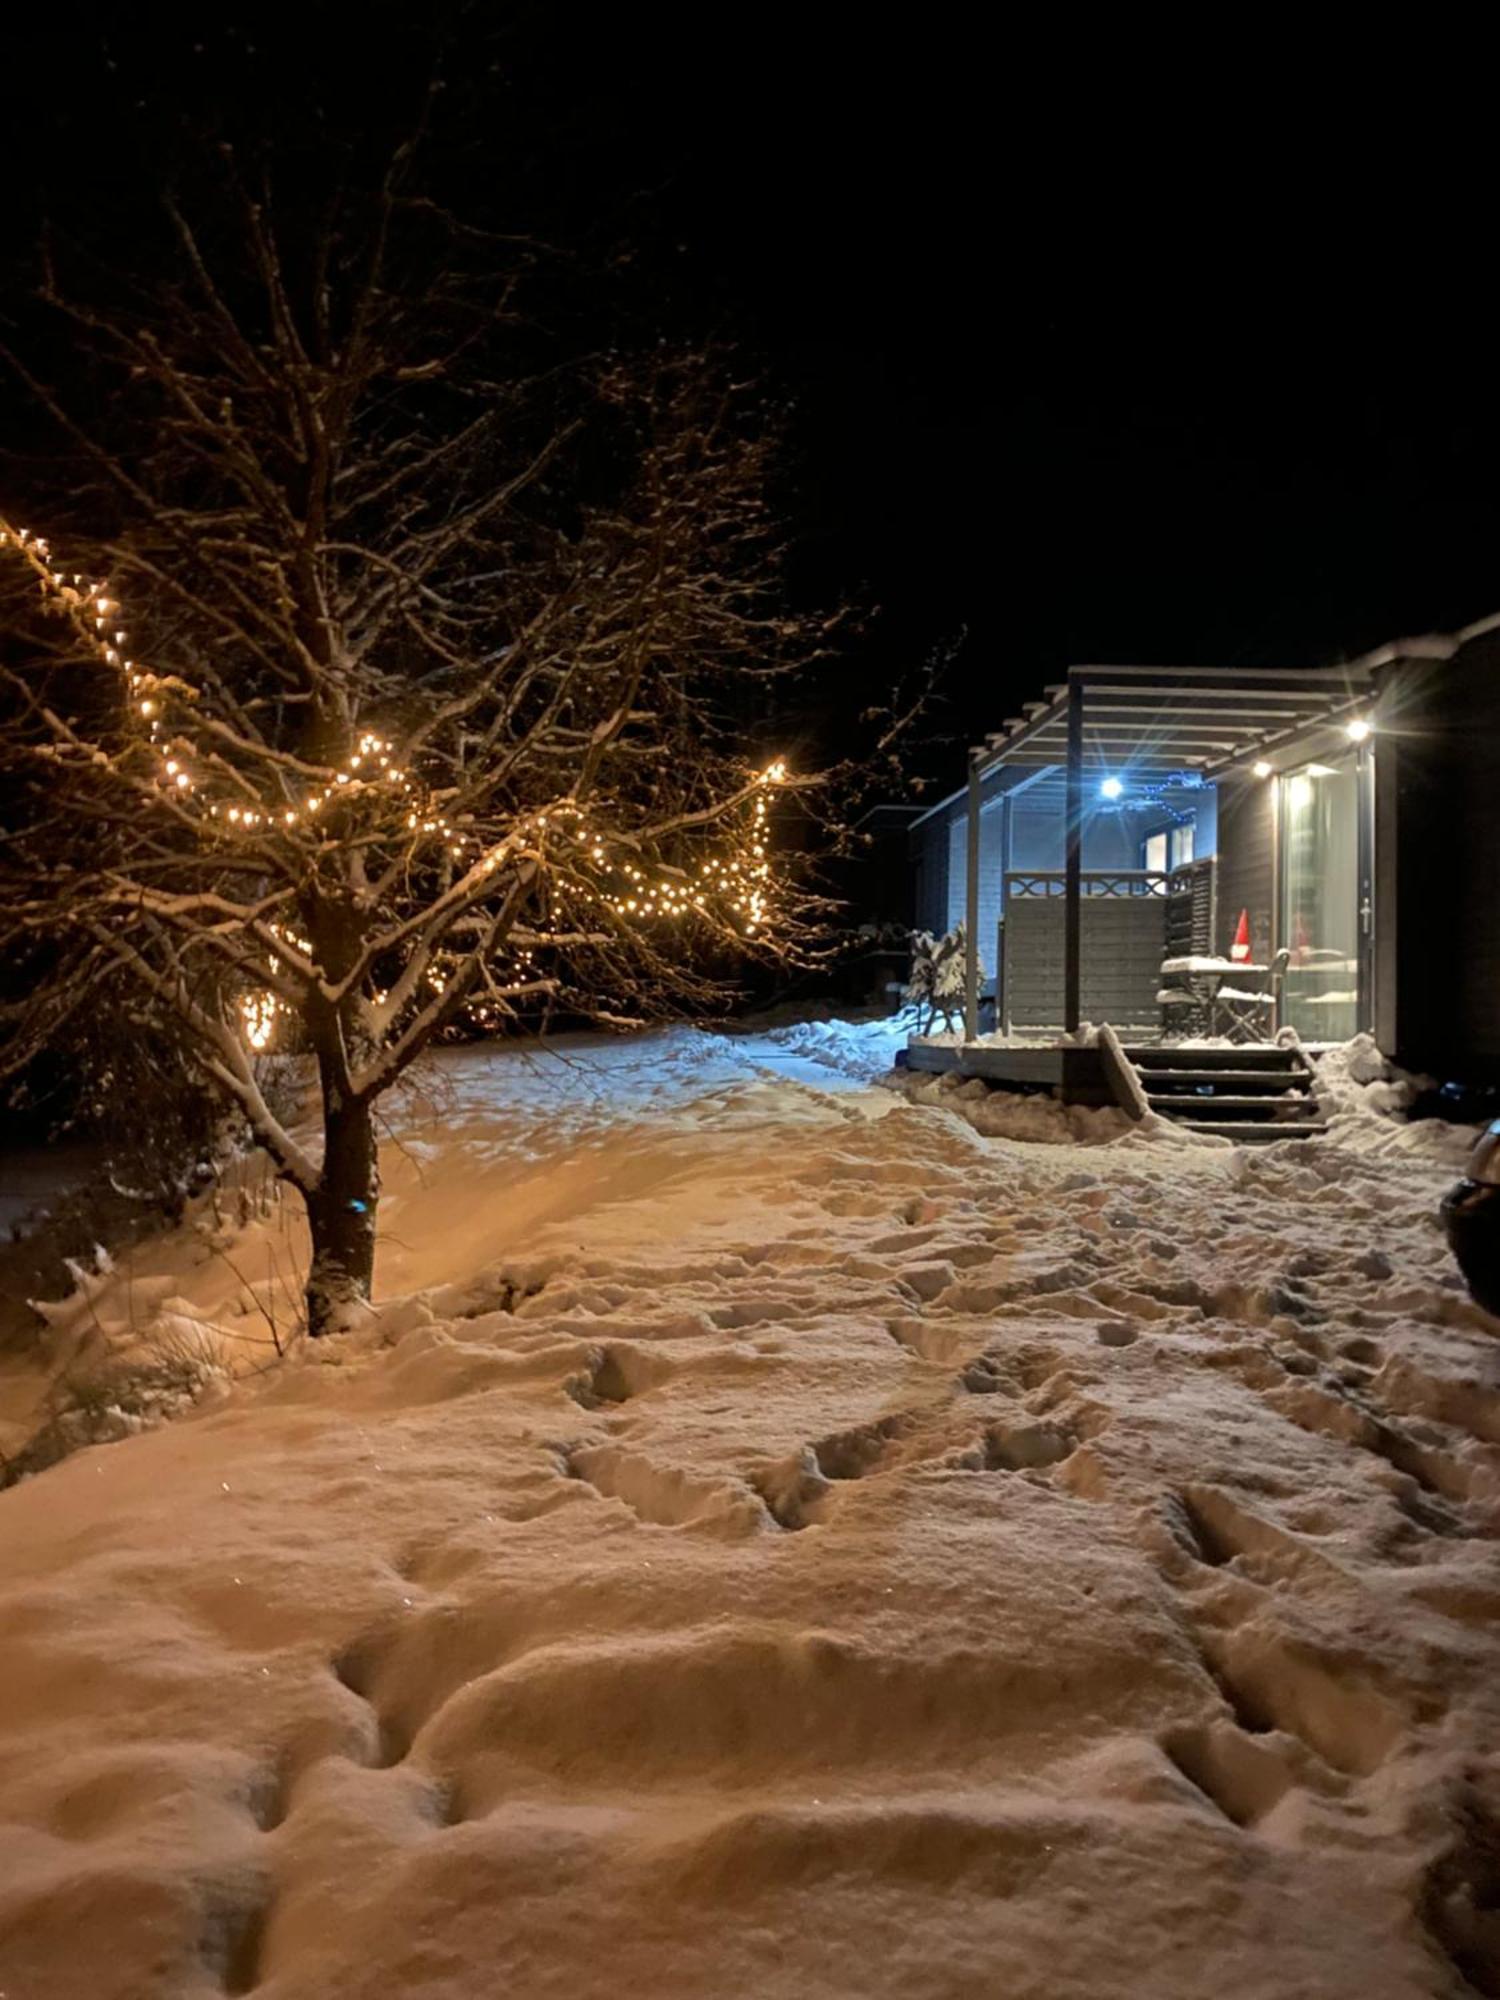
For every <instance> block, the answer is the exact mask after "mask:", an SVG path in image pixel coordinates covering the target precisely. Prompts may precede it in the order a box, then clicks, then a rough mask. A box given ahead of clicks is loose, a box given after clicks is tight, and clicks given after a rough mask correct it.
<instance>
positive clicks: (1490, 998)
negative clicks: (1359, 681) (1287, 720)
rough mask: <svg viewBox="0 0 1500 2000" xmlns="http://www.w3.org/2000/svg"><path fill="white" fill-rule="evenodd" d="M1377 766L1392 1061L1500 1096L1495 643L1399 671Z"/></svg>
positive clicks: (1381, 930)
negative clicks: (1384, 846)
mask: <svg viewBox="0 0 1500 2000" xmlns="http://www.w3.org/2000/svg"><path fill="white" fill-rule="evenodd" d="M1375 757H1376V760H1377V787H1378V788H1379V789H1378V793H1377V818H1376V827H1377V839H1379V838H1380V837H1381V835H1382V834H1383V835H1384V837H1385V838H1386V840H1387V841H1391V840H1392V839H1394V846H1395V856H1394V865H1392V862H1391V857H1390V856H1387V857H1386V865H1385V866H1384V867H1380V866H1379V863H1378V862H1377V867H1378V876H1377V881H1378V884H1379V886H1380V888H1381V889H1383V891H1384V896H1383V899H1382V900H1381V901H1380V902H1379V903H1378V905H1377V910H1376V926H1377V935H1378V936H1379V937H1380V939H1381V941H1382V947H1383V949H1384V951H1385V952H1386V953H1387V954H1390V955H1388V956H1387V957H1386V961H1385V964H1384V966H1383V968H1382V970H1383V973H1384V978H1383V980H1381V981H1380V984H1381V985H1382V986H1383V988H1384V990H1385V992H1386V993H1387V994H1388V995H1390V996H1392V997H1393V998H1394V1010H1395V1020H1394V1024H1393V1025H1392V1026H1391V1027H1389V1028H1388V1029H1387V1034H1388V1035H1389V1038H1390V1041H1391V1042H1393V1044H1394V1045H1393V1046H1388V1047H1387V1053H1388V1054H1390V1055H1392V1056H1394V1057H1395V1059H1396V1061H1397V1062H1399V1063H1400V1064H1402V1066H1403V1067H1405V1068H1408V1069H1413V1070H1420V1071H1426V1072H1429V1073H1431V1074H1435V1075H1437V1076H1438V1077H1440V1078H1442V1079H1445V1080H1446V1079H1449V1078H1456V1079H1461V1080H1463V1081H1472V1082H1500V634H1497V633H1486V634H1484V635H1482V636H1481V637H1479V638H1476V639H1473V640H1471V641H1470V642H1469V643H1468V644H1467V645H1466V646H1464V647H1462V648H1461V649H1460V651H1459V652H1458V653H1457V654H1456V655H1455V656H1454V657H1453V658H1452V659H1451V660H1447V661H1438V662H1434V661H1423V660H1406V661H1402V662H1400V663H1399V665H1398V666H1397V667H1396V668H1395V669H1393V670H1392V672H1391V673H1390V675H1389V676H1388V677H1387V680H1386V685H1385V687H1384V689H1383V690H1382V694H1381V700H1380V705H1379V729H1378V733H1377V736H1376V741H1375ZM1381 760H1386V762H1387V770H1386V771H1385V772H1381V770H1380V763H1381ZM1391 765H1393V766H1394V774H1395V786H1394V811H1393V812H1392V811H1391V810H1390V805H1391V799H1390V766H1391ZM1382 805H1384V806H1385V807H1386V810H1384V811H1382V810H1381V808H1382ZM1392 897H1394V903H1395V908H1394V911H1392V910H1391V908H1390V903H1391V900H1392ZM1392 957H1393V963H1392ZM1382 1039H1383V1041H1384V1040H1385V1037H1382Z"/></svg>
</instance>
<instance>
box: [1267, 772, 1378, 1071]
mask: <svg viewBox="0 0 1500 2000" xmlns="http://www.w3.org/2000/svg"><path fill="white" fill-rule="evenodd" d="M1360 773H1361V759H1360V757H1359V756H1358V754H1357V753H1355V752H1352V751H1351V752H1350V753H1348V754H1347V755H1346V756H1343V757H1340V758H1337V759H1336V760H1335V761H1334V762H1333V763H1331V764H1304V765H1303V766H1302V768H1301V769H1300V770H1296V771H1289V772H1287V773H1286V774H1285V775H1284V776H1283V777H1282V780H1281V828H1280V832H1281V943H1282V945H1283V946H1285V948H1286V950H1287V953H1288V957H1287V966H1286V974H1285V978H1284V980H1283V983H1282V990H1281V1019H1282V1022H1283V1023H1284V1025H1286V1026H1287V1027H1291V1028H1295V1029H1296V1030H1297V1032H1298V1034H1300V1035H1301V1036H1302V1037H1303V1039H1304V1040H1306V1041H1310V1042H1343V1041H1347V1040H1348V1039H1349V1037H1350V1036H1351V1035H1353V1034H1356V1033H1358V1031H1359V1030H1360V1028H1362V1027H1363V1026H1364V1025H1365V1020H1364V1005H1363V998H1362V996H1363V993H1364V992H1365V991H1366V990H1367V988H1366V982H1365V981H1363V980H1362V979H1361V977H1360V969H1361V961H1362V959H1363V957H1364V954H1365V946H1366V939H1367V935H1368V932H1369V928H1370V927H1369V923H1368V917H1369V893H1368V882H1367V879H1366V877H1367V873H1368V860H1367V854H1366V848H1367V841H1366V839H1365V837H1364V827H1363V816H1362V813H1361V809H1360V797H1361V790H1362V786H1361V782H1360Z"/></svg>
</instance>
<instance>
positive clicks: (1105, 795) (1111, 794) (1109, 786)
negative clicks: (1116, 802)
mask: <svg viewBox="0 0 1500 2000" xmlns="http://www.w3.org/2000/svg"><path fill="white" fill-rule="evenodd" d="M1124 789H1125V787H1124V785H1123V784H1122V783H1121V782H1120V780H1119V779H1118V778H1106V779H1105V780H1104V783H1103V784H1102V785H1101V786H1100V787H1099V796H1100V798H1102V799H1117V798H1118V797H1119V796H1120V794H1121V792H1123V791H1124Z"/></svg>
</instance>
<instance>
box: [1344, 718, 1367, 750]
mask: <svg viewBox="0 0 1500 2000" xmlns="http://www.w3.org/2000/svg"><path fill="white" fill-rule="evenodd" d="M1344 734H1345V735H1346V736H1347V737H1348V739H1349V741H1350V742H1351V743H1363V742H1364V740H1365V738H1366V737H1367V736H1368V735H1369V734H1370V724H1369V723H1368V722H1367V721H1366V720H1365V718H1364V717H1363V716H1362V715H1356V716H1355V718H1354V720H1353V721H1352V722H1346V723H1345V724H1344Z"/></svg>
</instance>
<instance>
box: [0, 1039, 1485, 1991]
mask: <svg viewBox="0 0 1500 2000" xmlns="http://www.w3.org/2000/svg"><path fill="white" fill-rule="evenodd" d="M877 1039H878V1038H876V1037H874V1036H871V1037H869V1038H868V1042H869V1054H868V1055H867V1057H866V1058H864V1060H865V1061H866V1062H867V1063H873V1064H874V1066H877V1067H878V1066H879V1064H878V1049H877V1046H876V1044H877ZM830 1063H831V1064H832V1065H834V1066H833V1067H830V1066H829V1065H830ZM860 1065H861V1058H860V1056H859V1051H858V1049H857V1048H855V1047H854V1046H853V1044H852V1043H851V1041H850V1039H849V1038H848V1037H840V1036H839V1035H838V1034H837V1033H836V1032H832V1031H820V1030H814V1029H806V1030H803V1031H801V1032H800V1033H796V1034H790V1035H783V1036H781V1037H779V1038H775V1039H773V1040H771V1041H769V1042H768V1041H766V1040H764V1039H761V1040H758V1041H739V1040H733V1039H718V1038H710V1037H704V1036H692V1035H672V1036H662V1037H657V1038H653V1039H651V1040H648V1041H645V1042H640V1043H635V1044H631V1045H627V1046H626V1047H624V1048H623V1049H620V1050H618V1051H616V1052H614V1053H612V1054H610V1055H600V1054H597V1053H590V1052H588V1051H584V1052H582V1053H580V1054H579V1055H577V1056H576V1057H575V1058H573V1059H571V1060H570V1062H569V1063H568V1064H567V1065H566V1066H564V1065H560V1064H559V1065H555V1066H553V1067H550V1068H549V1067H547V1066H545V1065H544V1066H542V1067H541V1068H531V1069H527V1070H525V1071H524V1073H522V1072H521V1071H520V1070H519V1069H518V1066H517V1063H516V1059H515V1058H513V1057H505V1056H495V1055H490V1054H479V1055H475V1056H470V1057H467V1058H464V1059H463V1060H461V1061H460V1062H458V1063H457V1064H454V1065H450V1072H451V1073H450V1075H449V1078H448V1082H447V1086H446V1092H445V1095H444V1096H443V1099H442V1103H441V1105H440V1107H439V1108H438V1109H435V1110H429V1111H428V1112H425V1113H424V1111H423V1109H422V1107H421V1106H420V1105H419V1104H417V1105H409V1106H408V1107H407V1108H406V1110H405V1112H404V1113H403V1118H404V1121H405V1122H404V1123H403V1125H402V1128H401V1132H400V1135H399V1136H400V1138H401V1142H402V1146H403V1148H404V1150H403V1151H401V1152H399V1153H398V1152H396V1151H395V1150H394V1149H393V1151H392V1153H391V1155H390V1158H389V1161H388V1179H389V1182H390V1185H391V1188H392V1190H393V1198H392V1200H391V1202H390V1203H389V1205H388V1208H387V1212H386V1214H385V1216H384V1217H383V1221H384V1223H385V1224H386V1226H387V1228H388V1229H389V1231H390V1237H391V1240H390V1242H389V1243H388V1246H387V1249H386V1251H385V1252H384V1253H383V1264H382V1281H383V1282H382V1289H383V1291H384V1293H385V1294H386V1295H389V1294H390V1293H392V1292H393V1291H403V1292H405V1293H407V1294H408V1296H407V1297H406V1298H405V1299H404V1301H401V1302H397V1303H394V1304H391V1305H389V1306H387V1307H385V1308H383V1309H382V1312H381V1314H380V1317H379V1323H378V1325H377V1326H376V1327H374V1328H372V1330H371V1333H370V1335H369V1336H368V1337H367V1338H366V1339H365V1340H363V1341H362V1342H356V1343H352V1344H350V1343H345V1344H343V1345H338V1346H335V1345H332V1344H330V1345H328V1346H327V1347H326V1348H325V1349H323V1350H320V1351H319V1352H317V1353H314V1354H310V1355H306V1356H304V1357H302V1358H301V1359H299V1360H296V1361H294V1362H293V1363H291V1364H288V1365H287V1366H285V1367H283V1368H281V1369H279V1370H276V1371H273V1372H272V1373H271V1374H270V1375H268V1376H266V1377H264V1378H262V1380H261V1381H260V1382H259V1383H257V1384H254V1385H243V1386H241V1387H240V1388H239V1389H237V1390H236V1391H235V1393H234V1394H233V1395H232V1396H231V1397H229V1398H228V1399H227V1400H226V1401H225V1402H224V1403H223V1404H222V1405H221V1406H220V1407H218V1408H217V1409H215V1410H213V1411H211V1412H206V1413H204V1414H200V1415H198V1416H196V1417H193V1418H191V1419H189V1420H186V1421H183V1422H180V1423H177V1424H175V1425H173V1426H171V1427H169V1428H166V1429H162V1430H159V1431H156V1432H153V1433H151V1434H148V1435H144V1436H141V1437H139V1438H136V1439H132V1440H130V1441H128V1442H126V1443H124V1444H119V1445H113V1446H109V1447H105V1448H101V1449H96V1450H92V1451H88V1452H85V1453H82V1454H80V1455H79V1456H77V1457H75V1458H73V1459H71V1460H70V1461H68V1462H67V1463H65V1464H64V1465H62V1466H60V1467H58V1468H57V1469H55V1470H53V1471H51V1472H48V1473H45V1474H43V1475H42V1476H41V1477H39V1478H36V1479H32V1480H29V1481H27V1482H25V1483H24V1484H23V1485H21V1486H20V1487H18V1488H16V1489H15V1490H13V1491H11V1492H9V1493H7V1494H5V1495H3V1496H0V1633H3V1641H0V1992H3V1993H4V1995H5V1996H6V2000H34V1996H35V2000H41V1996H46V2000H52V1996H64V1995H74V1994H77V1995H88V1996H89V2000H148V1996H149V2000H211V1996H217V1995H221V1994H248V1993H253V1994H255V1995H256V1996H257V2000H324V1996H328V1995H338V1996H339V2000H376V1997H377V1996H378V2000H389V1996H391V1995H395V1994H400V1995H403V1996H423V1997H424V2000H425V1996H432V2000H438V1997H439V1996H440V1997H441V2000H483V1997H484V1996H489V1995H490V1994H500V1993H509V1994H516V1995H524V1996H528V2000H530V1997H531V1996H551V1995H559V1996H561V1995H568V1996H592V1995H599V1996H604V1995H609V1996H617V1995H619V1994H621V1993H639V1994H643V1995H644V1994H650V1995H660V1996H667V2000H707V1996H710V1995H712V1996H731V1997H732V2000H768V1997H769V2000H774V1996H780V1995H793V1994H795V1995H798V1996H799V1997H800V1996H823V1995H849V1996H854V1995H861V1996H863V1995H886V1994H889V1995H898V1994H899V1995H901V1996H903V2000H928V1996H931V2000H938V1996H942V2000H949V1996H958V1995H970V1994H973V1995H984V1996H989V1995H994V1996H997V2000H998V1996H1002V1995H1003V1996H1007V2000H1022V1996H1038V2000H1041V1996H1046V2000H1074V1996H1089V1997H1090V2000H1093V1996H1099V2000H1103V1996H1115V1995H1119V1994H1126V1993H1129V1994H1142V1995H1148V1994H1149V1995H1151V1996H1152V2000H1209V1996H1212V2000H1250V1996H1256V2000H1261V1996H1264V2000H1272V1996H1275V2000H1342V1996H1350V2000H1386V1996H1390V2000H1396V1997H1397V1996H1401V2000H1407V1996H1411V2000H1416V1996H1427V1997H1428V2000H1437V1997H1439V1996H1460V1995H1463V1994H1465V1993H1470V1992H1478V1993H1481V1994H1494V1993H1497V1992H1500V1936H1497V1924H1500V1914H1497V1899H1500V1765H1497V1762H1496V1757H1497V1751H1500V1643H1497V1635H1500V1570H1497V1565H1496V1537H1497V1534H1500V1346H1497V1343H1496V1339H1495V1335H1496V1331H1497V1329H1496V1327H1495V1324H1494V1323H1493V1322H1490V1321H1487V1320H1484V1319H1483V1318H1482V1317H1481V1316H1480V1315H1479V1314H1477V1313H1476V1312H1475V1311H1474V1310H1473V1308H1471V1307H1470V1306H1469V1305H1468V1304H1467V1302H1466V1301H1465V1300H1464V1298H1463V1297H1462V1294H1461V1293H1460V1292H1459V1291H1458V1290H1457V1289H1455V1287H1454V1284H1453V1281H1452V1280H1453V1274H1452V1268H1451V1265H1450V1263H1449V1261H1448V1259H1447V1255H1446V1252H1445V1250H1444V1247H1443V1245H1442V1242H1441V1239H1440V1237H1439V1236H1438V1234H1437V1232H1436V1230H1435V1228H1434V1227H1433V1226H1432V1223H1431V1220H1430V1211H1431V1208H1432V1204H1433V1202H1434V1200H1435V1198H1436V1195H1437V1193H1438V1191H1439V1190H1440V1188H1441V1186H1442V1184H1443V1181H1444V1179H1445V1178H1446V1171H1445V1170H1437V1169H1434V1168H1431V1167H1425V1168H1424V1167H1421V1166H1418V1165H1414V1164H1413V1163H1412V1162H1411V1161H1409V1160H1404V1159H1400V1158H1376V1159H1361V1158H1358V1157H1356V1156H1353V1155H1350V1154H1348V1153H1346V1152H1341V1151H1340V1150H1339V1148H1338V1147H1336V1146H1328V1145H1325V1144H1323V1143H1322V1142H1312V1143H1309V1144H1307V1145H1305V1146H1303V1147H1300V1148H1294V1147H1291V1146H1287V1147H1277V1148H1272V1149H1269V1150H1268V1151H1265V1152H1261V1153H1258V1154H1255V1155H1253V1156H1249V1157H1246V1156H1243V1155H1240V1154H1237V1153H1235V1152H1233V1151H1231V1150H1228V1149H1224V1150H1222V1151H1214V1150H1205V1151H1198V1150H1194V1149H1190V1148H1186V1147H1183V1148H1178V1147H1175V1146H1171V1145H1149V1144H1145V1143H1142V1142H1140V1141H1139V1140H1136V1139H1127V1140H1124V1141H1122V1142H1119V1143H1116V1144H1111V1145H1098V1146H1091V1147H1080V1146H1049V1145H1035V1144H1033V1145H1025V1144H1019V1143H1016V1142H1014V1141H1012V1140H1008V1139H1003V1138H1001V1139H996V1138H985V1137H982V1136H980V1135H979V1134H977V1133H976V1132H975V1131H974V1130H973V1129H972V1128H971V1127H970V1125H969V1124H967V1123H965V1122H963V1121H961V1120H960V1118H958V1117H957V1116H955V1115H954V1114H953V1113H952V1112H951V1111H949V1110H945V1109H943V1108H941V1107H938V1106H932V1107H929V1106H923V1105H913V1104H908V1103H905V1102H903V1101H901V1100H900V1099H899V1098H896V1097H894V1096H893V1095H891V1094H890V1093H887V1092H884V1091H881V1090H878V1089H874V1088H870V1087H867V1086H866V1085H864V1084H863V1083H860V1082H858V1081H856V1080H854V1079H852V1078H850V1077H849V1076H847V1075H844V1074H841V1073H840V1066H842V1068H843V1069H846V1070H847V1069H854V1070H858V1068H859V1067H860ZM247 1234H253V1230H252V1231H250V1232H247ZM254 1247H255V1246H254V1244H253V1243H247V1244H246V1246H245V1257H244V1258H243V1259H242V1258H236V1259H235V1261H236V1263H238V1264H239V1265H240V1268H241V1269H242V1270H243V1269H246V1268H248V1262H247V1261H246V1260H248V1259H250V1254H251V1251H252V1250H253V1249H254ZM155 1254H156V1255H157V1257H158V1259H159V1261H160V1266H161V1268H160V1272H159V1273H158V1276H157V1279H156V1280H155V1283H156V1290H155V1292H153V1290H152V1284H153V1279H152V1274H151V1271H150V1270H149V1269H147V1268H144V1267H142V1268H140V1269H138V1270H136V1271H135V1272H134V1274H133V1277H132V1282H133V1284H134V1285H136V1286H137V1287H138V1288H139V1291H138V1294H137V1295H138V1296H146V1297H148V1298H149V1297H159V1296H161V1295H162V1293H161V1288H162V1286H164V1285H166V1284H168V1283H170V1285H171V1286H172V1288H173V1297H172V1311H173V1312H174V1313H175V1314H176V1315H177V1316H178V1319H179V1321H180V1320H181V1318H182V1317H183V1315H184V1314H186V1315H187V1316H188V1317H191V1314H192V1312H193V1311H194V1310H195V1309H196V1310H198V1311H207V1310H208V1307H209V1305H211V1304H214V1303H215V1302H218V1304H220V1305H222V1297H221V1293H220V1291H219V1290H217V1289H216V1287H218V1286H219V1285H220V1277H219V1275H218V1265H217V1263H214V1262H211V1261H202V1263H201V1268H199V1267H197V1266H195V1265H194V1261H193V1260H194V1256H195V1255H196V1254H197V1253H196V1252H195V1251H194V1250H193V1246H192V1239H191V1238H190V1236H188V1235H186V1234H185V1235H184V1237H183V1239H182V1240H181V1242H180V1243H178V1244H176V1245H175V1246H174V1245H172V1244H168V1245H166V1246H159V1247H158V1250H157V1251H156V1253H155ZM195 1286H196V1289H195ZM94 1306H95V1309H96V1310H97V1311H99V1312H101V1313H103V1314H106V1315H107V1313H108V1311H109V1309H110V1306H109V1300H108V1298H107V1297H103V1296H101V1297H99V1298H96V1300H95V1302H94Z"/></svg>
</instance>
